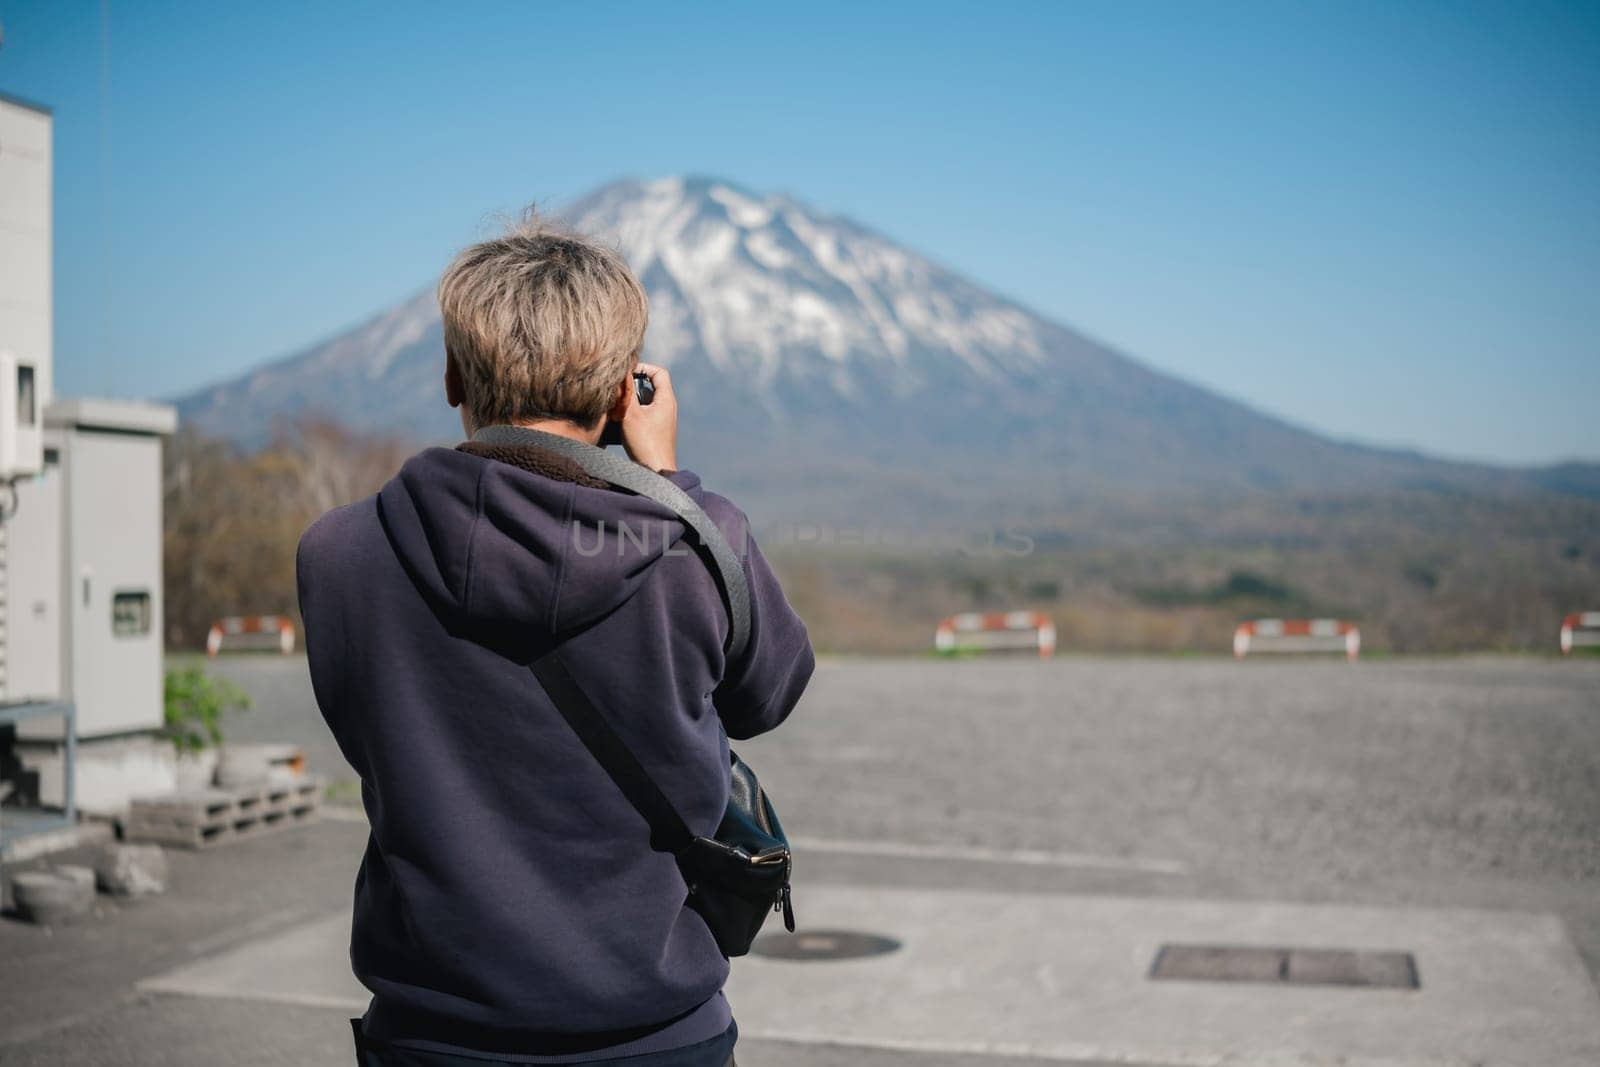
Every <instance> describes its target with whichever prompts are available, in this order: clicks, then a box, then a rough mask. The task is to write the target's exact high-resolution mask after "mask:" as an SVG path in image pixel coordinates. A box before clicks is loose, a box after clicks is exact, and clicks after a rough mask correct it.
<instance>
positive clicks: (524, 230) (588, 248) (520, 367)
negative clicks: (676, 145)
mask: <svg viewBox="0 0 1600 1067" xmlns="http://www.w3.org/2000/svg"><path fill="white" fill-rule="evenodd" d="M439 310H440V312H441V314H442V315H443V316H444V344H445V351H446V352H448V353H449V356H450V358H451V359H452V360H453V361H454V362H455V365H456V372H457V374H458V375H459V376H460V378H461V386H462V392H463V393H464V402H465V404H466V407H467V411H468V412H469V413H470V414H471V415H472V419H473V421H474V423H476V425H478V426H490V425H494V424H497V423H507V422H512V421H514V420H519V419H521V420H527V419H548V418H560V419H570V420H571V421H573V422H576V423H578V424H579V425H582V426H593V425H594V424H595V423H597V422H598V421H599V420H600V418H601V417H602V416H603V415H604V414H605V413H606V412H607V411H609V410H610V409H611V407H612V405H613V404H615V403H616V399H617V386H618V385H619V384H621V383H622V382H624V381H626V380H627V377H628V374H629V372H630V371H632V370H633V367H634V365H635V364H636V363H638V361H639V350H640V349H641V348H642V347H643V345H644V331H645V325H646V323H647V322H648V319H649V309H648V305H647V303H646V301H645V295H644V289H643V288H642V287H641V286H640V285H639V281H638V279H637V278H635V277H634V276H633V272H632V271H630V270H629V269H628V265H627V263H625V262H623V259H622V256H621V255H619V254H618V253H617V252H616V251H614V250H613V249H610V248H607V247H606V246H605V245H603V244H600V243H599V242H597V241H593V240H590V239H589V238H586V237H582V236H580V235H578V234H576V233H572V232H569V231H567V230H564V229H562V228H560V227H558V226H556V225H554V224H553V223H551V222H550V221H548V220H547V219H544V218H542V217H541V216H539V215H538V214H536V213H535V212H534V211H533V209H532V208H530V209H528V211H526V212H524V213H523V216H522V218H521V221H520V222H519V223H517V224H516V225H514V226H513V227H512V228H511V229H510V230H509V231H508V232H507V233H506V234H505V235H504V236H502V237H496V238H494V239H493V240H490V241H484V242H482V243H480V244H475V245H473V246H472V247H470V248H468V249H466V250H465V251H463V252H462V253H461V254H460V255H458V256H457V257H456V258H455V262H453V263H451V264H450V266H449V268H448V269H447V270H446V271H445V272H444V277H443V278H441V279H440V280H439Z"/></svg>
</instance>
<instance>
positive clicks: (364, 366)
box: [180, 178, 1597, 519]
mask: <svg viewBox="0 0 1600 1067" xmlns="http://www.w3.org/2000/svg"><path fill="white" fill-rule="evenodd" d="M563 214H564V216H565V217H566V218H567V219H568V220H569V221H570V222H571V223H572V224H573V225H574V226H575V227H576V228H577V229H579V230H580V231H582V232H586V233H593V234H597V235H601V236H603V237H605V238H606V239H608V240H611V241H614V242H615V243H616V244H617V245H618V246H619V247H620V248H621V250H622V252H623V253H624V255H625V256H626V257H627V259H628V261H629V263H630V264H631V265H632V266H633V269H634V270H635V271H636V272H637V273H638V275H639V277H640V280H641V281H642V282H643V283H644V285H645V288H646V289H647V290H648V292H649V295H650V308H651V323H650V330H649V334H648V336H647V339H646V343H645V358H646V359H648V360H650V361H652V362H657V363H662V364H665V365H667V366H669V367H670V368H671V369H672V372H673V378H674V381H675V382H676V383H677V385H678V389H679V392H680V395H681V397H682V406H683V416H682V419H683V438H684V439H683V447H682V448H681V449H680V454H681V455H682V456H683V458H684V462H685V464H686V465H688V466H692V467H695V468H696V469H699V470H701V471H702V472H703V473H706V474H707V475H708V476H711V477H713V478H715V479H716V480H717V481H718V483H719V484H722V485H726V486H728V487H730V489H731V490H735V491H738V492H740V493H743V494H746V496H748V495H749V494H754V495H756V496H758V497H760V498H762V500H763V502H764V504H765V505H766V506H769V507H770V508H772V509H774V511H775V512H776V513H778V514H783V515H786V516H790V517H794V518H811V517H817V518H819V519H822V518H827V519H832V518H836V517H837V516H839V515H840V514H848V515H856V516H859V515H861V514H879V513H882V512H884V511H885V510H888V511H892V512H893V513H895V514H897V515H913V516H927V515H939V514H947V513H951V512H960V513H963V514H990V513H992V511H993V509H994V508H996V507H1004V508H1005V509H1006V511H1007V512H1008V513H1016V512H1017V511H1018V510H1019V509H1022V510H1029V511H1035V512H1036V511H1041V510H1050V509H1055V508H1059V507H1061V506H1063V505H1064V504H1066V503H1067V502H1069V501H1071V500H1073V499H1076V498H1080V497H1083V496H1086V495H1094V494H1101V493H1104V492H1107V491H1137V492H1161V493H1170V492H1189V493H1206V492H1213V491H1217V490H1251V489H1294V490H1316V491H1321V490H1340V491H1345V490H1366V489H1395V488H1445V489H1518V488H1533V487H1537V476H1535V475H1532V474H1527V473H1517V472H1508V471H1501V470H1496V469H1494V468H1488V467H1480V466H1472V465H1465V464H1453V463H1444V462H1440V461H1435V460H1430V459H1427V458H1424V457H1421V456H1418V455H1415V454H1410V453H1402V452H1393V451H1385V450H1379V449H1372V448H1366V447H1361V446H1356V445H1350V444H1344V443H1337V442H1333V441H1330V440H1328V439H1325V438H1322V437H1319V436H1316V435H1314V434H1310V433H1307V432H1304V431H1302V430H1299V429H1296V428H1295V427H1292V426H1290V425H1288V424H1286V423H1284V422H1281V421H1279V420H1277V419H1274V418H1271V417H1269V416H1266V415H1263V414H1261V413H1259V412H1256V411H1254V410H1252V409H1250V408H1248V407H1246V406H1244V405H1242V404H1239V403H1236V402H1234V401H1231V400H1228V399H1226V398H1224V397H1221V396H1218V395H1217V394H1215V393H1212V392H1210V391H1208V390H1205V389H1202V388H1199V387H1196V386H1194V385H1190V384H1188V383H1185V382H1183V381H1180V380H1179V379H1176V378H1173V377H1171V376H1169V375H1165V374H1161V373H1158V372H1156V371H1154V370H1152V369H1150V368H1148V367H1145V366H1144V365H1142V364H1140V363H1138V362H1136V361H1134V360H1132V359H1130V358H1128V357H1126V356H1123V355H1121V354H1119V353H1117V352H1115V351H1112V350H1111V349H1109V348H1107V347H1105V346H1104V345H1101V344H1099V343H1097V342H1095V341H1093V340H1091V339H1090V338H1088V337H1085V336H1083V335H1081V334H1079V333H1076V332H1074V331H1072V330H1070V329H1068V328H1066V327H1064V326H1060V325H1057V324H1055V323H1052V322H1049V321H1047V320H1045V319H1043V318H1041V317H1039V316H1037V315H1035V314H1033V313H1031V312H1029V311H1028V310H1026V309H1025V308H1022V307H1020V306H1018V305H1016V304H1014V303H1012V302H1010V301H1007V300H1005V299H1003V298H1001V297H998V296H996V295H994V294H992V293H989V292H986V291H985V290H983V289H981V288H979V287H978V286H975V285H973V284H972V283H970V282H968V281H966V280H965V279H963V278H961V277H959V276H958V275H956V274H954V273H952V272H950V271H948V270H945V269H943V268H941V267H939V266H937V265H935V264H933V263H930V262H929V261H927V260H926V259H923V258H922V257H920V256H918V255H916V254H915V253H912V252H910V251H907V250H906V249H904V248H902V247H900V246H898V245H896V244H895V243H893V242H892V241H890V240H888V239H887V238H885V237H882V236H881V235H878V234H876V233H874V232H872V231H871V230H869V229H867V228H865V227H862V226H860V225H858V224H856V223H854V222H851V221H849V220H847V219H843V218H838V217H833V216H829V215H826V214H823V213H821V212H818V211H816V210H814V209H812V208H809V207H807V206H805V205H803V204H801V203H799V202H797V201H795V200H793V199H791V198H788V197H785V196H776V195H774V196H758V195H756V194H753V193H750V192H748V191H745V190H742V189H739V188H737V187H736V186H733V185H731V184H729V183H726V182H721V181H717V180H713V179H708V178H689V179H676V178H673V179H663V180H659V181H652V182H632V181H625V182H617V183H614V184H612V185H608V186H605V187H604V188H602V189H600V190H597V191H596V192H594V193H593V194H591V195H589V196H588V197H586V198H584V199H582V200H580V201H579V202H577V203H575V204H573V205H572V206H571V207H570V208H569V209H568V210H567V211H565V212H563ZM442 370H443V346H442V330H441V327H440V323H439V318H438V310H437V307H436V306H435V304H434V301H433V295H432V291H431V289H429V290H427V291H424V292H422V293H420V294H418V295H417V296H415V297H413V298H411V299H410V300H407V301H405V302H404V303H402V304H400V305H399V306H397V307H395V308H394V309H392V310H390V311H387V312H385V313H383V314H381V315H379V316H377V317H376V318H374V319H373V320H371V321H370V322H368V323H366V324H364V325H362V326H360V327H358V328H356V329H354V330H352V331H350V332H348V333H346V334H344V335H342V336H340V337H337V338H334V339H333V340H331V341H328V342H326V343H324V344H321V345H318V346H316V347H313V348H311V349H308V350H307V351H305V352H302V353H299V354H297V355H294V356H291V357H289V358H288V359H285V360H282V361H279V362H276V363H273V364H271V365H269V366H266V367H263V368H261V369H259V370H257V371H254V372H252V373H250V374H247V375H245V376H243V377H241V378H239V379H237V380H235V381H232V382H228V383H225V384H222V385H219V386H216V387H214V388H210V389H206V390H203V391H200V392H198V393H195V394H193V395H191V396H189V397H186V398H184V399H183V400H182V401H181V402H180V410H181V413H182V416H183V418H184V420H185V421H186V422H188V423H190V424H192V425H195V426H197V427H198V428H200V429H201V430H203V431H205V432H209V433H214V434H220V435H226V436H230V437H235V438H241V439H244V440H260V439H261V438H263V437H264V436H265V435H266V434H267V433H268V432H269V429H270V426H271V425H272V422H273V420H274V419H279V418H283V417H286V416H291V417H292V416H294V415H296V414H298V413H302V412H306V411H309V410H322V411H326V412H328V413H330V414H334V415H336V416H338V417H340V418H341V419H343V420H345V421H348V422H350V423H352V424H354V425H357V426H360V427H364V428H369V429H377V430H386V431H391V432H394V431H403V432H405V433H407V434H410V435H413V436H417V437H418V438H421V439H428V438H433V439H453V438H454V437H456V436H457V435H458V432H459V427H458V424H457V422H456V419H455V415H454V413H453V412H451V411H450V410H449V409H448V408H446V407H445V406H444V404H443V400H442V386H441V376H442ZM1550 478H1551V479H1553V480H1552V482H1551V486H1552V487H1553V488H1562V487H1565V488H1567V489H1570V488H1571V487H1572V486H1575V485H1576V486H1579V487H1582V486H1589V487H1593V486H1594V485H1595V484H1596V481H1597V479H1596V478H1595V474H1594V469H1593V468H1589V467H1586V466H1582V465H1579V466H1577V467H1576V468H1570V467H1569V468H1568V469H1566V470H1564V471H1563V472H1560V473H1557V472H1554V471H1552V472H1551V473H1550ZM869 509H870V510H869Z"/></svg>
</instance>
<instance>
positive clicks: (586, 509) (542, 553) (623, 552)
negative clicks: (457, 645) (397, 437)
mask: <svg viewBox="0 0 1600 1067" xmlns="http://www.w3.org/2000/svg"><path fill="white" fill-rule="evenodd" d="M495 455H496V456H497V457H498V458H489V456H488V455H487V454H485V452H484V451H482V450H479V449H476V448H475V447H474V446H467V450H462V449H447V448H430V449H427V450H426V451H424V452H421V453H419V454H418V455H416V456H413V457H412V458H411V459H409V460H407V461H406V464H405V466H404V467H402V468H401V469H400V473H399V474H397V475H396V476H395V477H394V478H393V479H391V480H390V482H389V483H388V484H387V485H385V486H384V487H383V489H382V490H381V491H380V492H379V494H378V511H379V515H380V517H381V519H382V521H383V527H384V532H385V534H386V535H387V536H388V539H389V543H390V544H391V545H392V546H393V547H394V551H395V553H396V555H397V556H398V557H399V558H400V560H401V562H402V563H403V564H404V565H405V567H406V570H407V571H408V572H409V573H410V575H411V577H412V580H413V581H415V582H416V583H417V585H418V587H419V589H420V590H421V591H422V594H423V596H424V597H425V598H426V599H427V600H428V603H429V604H430V606H431V607H432V608H433V610H434V612H435V614H437V615H439V617H440V618H441V619H442V620H443V621H444V622H445V623H446V624H447V625H450V626H452V627H458V626H463V625H466V626H479V625H485V624H487V625H498V626H508V625H509V626H518V627H532V628H536V629H540V630H548V631H550V632H552V633H564V632H567V631H569V630H574V629H580V628H582V627H584V626H586V625H588V624H589V623H592V622H594V621H595V620H597V619H599V618H601V617H603V616H605V615H607V614H609V613H610V612H611V611H613V610H615V609H616V608H617V607H619V606H620V605H622V604H624V603H626V602H627V601H628V599H629V598H631V597H632V596H633V595H634V594H635V593H636V592H638V590H639V587H640V586H641V585H642V584H643V583H644V581H645V579H646V577H648V575H649V573H650V569H651V568H652V567H653V566H655V564H656V563H657V562H658V561H659V560H660V559H661V558H662V557H663V556H665V555H667V554H669V553H670V554H673V555H682V554H685V553H687V552H690V551H693V549H692V548H691V547H690V546H689V544H687V543H684V538H685V536H686V534H687V527H686V526H685V525H684V523H683V521H682V520H681V519H679V518H678V516H677V515H676V514H674V513H673V512H672V511H670V510H669V509H667V508H665V507H663V506H662V505H660V504H658V503H656V502H655V501H653V500H650V499H648V498H646V497H642V496H638V495H636V494H633V493H629V492H627V491H625V490H620V489H615V488H612V487H609V486H604V485H602V484H601V483H598V482H595V481H594V480H593V479H591V478H588V477H587V476H586V475H584V474H583V473H582V471H581V470H580V469H579V468H578V467H577V466H576V465H575V464H572V463H571V462H570V461H568V460H566V459H564V458H563V457H560V456H556V455H554V454H553V453H549V452H545V451H544V450H542V449H539V448H536V447H533V446H519V447H518V448H516V449H513V450H504V449H502V450H498V451H497V452H496V453H495ZM668 477H669V478H670V479H671V480H672V481H673V482H674V483H675V484H676V485H677V486H678V487H679V488H680V489H683V490H684V491H685V492H686V493H688V494H689V496H690V497H691V498H693V499H694V500H695V501H696V502H697V503H702V504H703V503H704V501H703V499H702V490H701V487H700V479H699V478H698V477H697V476H695V475H694V474H691V473H689V472H687V471H678V472H675V473H673V474H671V475H669V476H668Z"/></svg>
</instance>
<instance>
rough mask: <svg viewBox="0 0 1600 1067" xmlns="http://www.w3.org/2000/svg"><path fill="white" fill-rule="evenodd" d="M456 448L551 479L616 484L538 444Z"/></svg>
mask: <svg viewBox="0 0 1600 1067" xmlns="http://www.w3.org/2000/svg"><path fill="white" fill-rule="evenodd" d="M456 451H457V452H465V453H467V455H469V456H479V457H481V458H483V459H492V460H496V461H498V462H500V463H508V464H510V465H511V466H513V467H520V468H521V469H522V470H525V471H527V472H529V473H530V474H538V475H542V476H544V477H546V478H549V479H550V480H551V481H556V482H572V483H573V484H575V485H582V486H586V487H588V488H590V489H614V488H616V487H615V486H613V485H612V484H611V483H610V482H604V481H601V480H600V479H599V478H596V477H595V476H594V475H592V474H590V473H589V472H588V471H586V470H584V469H583V468H582V467H580V466H578V464H577V463H576V462H575V461H574V460H571V459H568V458H567V457H566V456H562V455H558V454H557V453H555V452H551V451H550V450H548V449H544V448H540V447H539V446H538V445H491V444H485V443H484V442H482V441H465V442H463V443H461V444H459V445H457V446H456Z"/></svg>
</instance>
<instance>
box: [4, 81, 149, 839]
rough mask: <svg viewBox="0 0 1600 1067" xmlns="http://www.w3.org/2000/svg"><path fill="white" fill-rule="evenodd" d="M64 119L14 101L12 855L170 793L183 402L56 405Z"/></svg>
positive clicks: (9, 375)
mask: <svg viewBox="0 0 1600 1067" xmlns="http://www.w3.org/2000/svg"><path fill="white" fill-rule="evenodd" d="M51 212H52V207H51V117H50V113H49V112H48V111H47V110H45V109H43V108H40V107H37V106H35V105H33V104H29V103H26V102H24V101H19V100H14V99H11V98H9V97H0V805H3V806H0V843H3V842H6V841H9V840H10V839H13V838H15V837H17V836H19V835H21V834H23V833H27V832H30V831H32V830H35V829H43V828H46V827H48V826H51V825H59V824H60V823H62V822H63V821H70V820H71V819H72V818H73V815H74V808H75V807H76V808H78V809H81V810H86V811H92V812H97V813H108V814H109V813H114V812H117V811H119V810H121V809H122V808H123V807H124V806H125V805H126V803H127V800H128V797H129V796H131V795H132V794H134V793H136V792H145V791H155V790H159V789H162V788H170V787H171V785H172V780H173V770H172V753H171V750H170V746H167V745H166V744H165V743H164V742H163V741H162V740H161V739H160V738H159V737H157V736H156V731H157V730H159V729H160V727H161V723H162V616H161V438H162V437H163V436H164V435H167V434H170V433H171V432H172V431H173V430H174V429H175V428H176V425H177V417H176V413H175V412H174V411H173V409H171V408H170V407H164V406H158V405H152V404H141V403H124V402H114V401H102V400H66V401H56V400H55V398H54V395H53V387H52V350H51V314H52V293H51Z"/></svg>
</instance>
